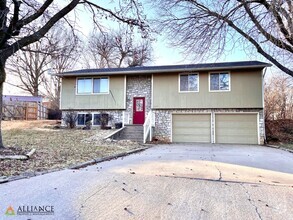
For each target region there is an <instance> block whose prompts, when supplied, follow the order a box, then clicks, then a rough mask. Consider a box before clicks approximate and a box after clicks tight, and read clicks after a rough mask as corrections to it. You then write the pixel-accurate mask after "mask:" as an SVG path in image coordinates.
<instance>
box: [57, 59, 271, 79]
mask: <svg viewBox="0 0 293 220" xmlns="http://www.w3.org/2000/svg"><path fill="white" fill-rule="evenodd" d="M270 66H271V64H269V63H264V62H259V61H239V62H225V63H200V64H186V65H168V66H140V67H124V68H103V69H81V70H74V71H68V72H64V73H62V74H57V75H58V76H82V75H132V74H151V73H167V72H188V71H203V70H206V71H213V70H230V69H253V68H257V69H263V68H265V67H270Z"/></svg>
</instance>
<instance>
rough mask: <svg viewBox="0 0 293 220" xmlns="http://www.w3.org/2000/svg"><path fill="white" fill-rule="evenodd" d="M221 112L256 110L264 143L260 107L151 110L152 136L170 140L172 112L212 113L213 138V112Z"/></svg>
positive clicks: (262, 117)
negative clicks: (152, 121)
mask: <svg viewBox="0 0 293 220" xmlns="http://www.w3.org/2000/svg"><path fill="white" fill-rule="evenodd" d="M221 112H231V113H233V112H243V113H245V112H258V113H259V133H260V144H264V140H265V128H264V114H263V110H261V109H182V110H178V109H167V110H153V113H154V114H155V123H156V124H155V134H154V137H155V138H157V139H159V140H163V141H167V142H169V141H171V130H172V129H171V128H172V124H171V123H172V122H171V116H172V113H212V121H213V123H212V125H211V129H212V140H214V137H213V134H214V129H215V123H214V113H221Z"/></svg>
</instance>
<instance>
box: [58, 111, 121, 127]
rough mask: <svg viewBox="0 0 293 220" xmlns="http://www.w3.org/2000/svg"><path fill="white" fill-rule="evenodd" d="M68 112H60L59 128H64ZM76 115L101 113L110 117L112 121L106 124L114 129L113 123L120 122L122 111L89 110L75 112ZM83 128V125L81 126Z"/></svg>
mask: <svg viewBox="0 0 293 220" xmlns="http://www.w3.org/2000/svg"><path fill="white" fill-rule="evenodd" d="M67 112H69V111H62V120H61V126H63V127H65V126H66V124H65V122H64V118H65V116H66V114H67ZM75 112H76V113H86V114H88V113H90V114H92V113H96V114H101V113H107V114H109V115H110V116H111V117H112V120H111V121H109V122H108V126H111V127H114V126H115V123H118V122H122V117H123V111H122V110H102V111H101V110H90V111H75ZM82 126H84V125H82ZM93 127H99V126H93Z"/></svg>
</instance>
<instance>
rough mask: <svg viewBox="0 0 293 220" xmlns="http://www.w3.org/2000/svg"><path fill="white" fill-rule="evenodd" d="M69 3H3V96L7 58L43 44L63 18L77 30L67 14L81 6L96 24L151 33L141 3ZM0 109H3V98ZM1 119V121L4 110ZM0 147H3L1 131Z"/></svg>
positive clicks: (83, 0) (0, 82) (0, 45)
mask: <svg viewBox="0 0 293 220" xmlns="http://www.w3.org/2000/svg"><path fill="white" fill-rule="evenodd" d="M67 2H68V3H66V5H65V6H60V5H57V3H56V1H54V0H44V1H42V3H40V1H38V0H29V1H28V0H22V1H18V0H1V1H0V95H1V96H2V94H3V83H4V82H5V79H6V71H5V67H6V62H7V60H8V58H9V57H11V56H12V55H13V54H15V53H16V52H17V51H19V50H20V49H23V48H25V47H27V46H29V45H30V44H33V43H35V42H37V41H40V40H41V39H42V38H43V37H44V36H45V35H46V34H47V33H48V31H49V30H50V29H51V28H52V27H53V26H54V25H56V23H57V22H58V21H60V20H62V19H64V20H66V22H67V23H68V24H69V26H70V27H72V28H73V29H74V25H75V23H74V19H70V17H67V15H68V14H69V13H70V12H71V11H73V10H74V9H75V8H77V7H78V6H81V7H87V9H88V10H89V11H90V12H92V15H93V21H94V23H95V25H99V24H100V21H101V19H103V18H111V19H112V20H114V21H118V22H122V23H126V24H128V25H131V26H136V27H138V28H139V29H140V31H141V33H142V35H146V34H147V32H148V26H147V24H146V23H145V19H144V18H145V17H144V16H142V11H141V4H140V3H139V2H137V1H135V0H123V1H119V2H118V1H117V2H118V3H117V6H116V7H115V8H114V9H113V10H111V9H107V8H104V7H103V6H102V5H99V4H98V3H94V1H89V0H70V1H67ZM55 3H56V4H55ZM61 3H62V2H60V4H61ZM63 4H64V2H63ZM30 27H35V29H34V30H30ZM0 108H1V109H2V99H1V101H0ZM0 116H1V118H2V111H1V115H0ZM0 123H1V121H0ZM0 125H1V124H0ZM0 148H4V145H3V141H2V133H1V130H0Z"/></svg>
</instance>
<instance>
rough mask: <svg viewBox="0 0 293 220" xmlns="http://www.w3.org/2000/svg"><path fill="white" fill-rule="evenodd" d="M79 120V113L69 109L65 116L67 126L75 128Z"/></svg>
mask: <svg viewBox="0 0 293 220" xmlns="http://www.w3.org/2000/svg"><path fill="white" fill-rule="evenodd" d="M76 121H77V114H76V112H74V111H69V112H67V113H66V115H65V117H64V122H65V123H66V125H67V127H68V128H70V129H73V128H75V127H76Z"/></svg>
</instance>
